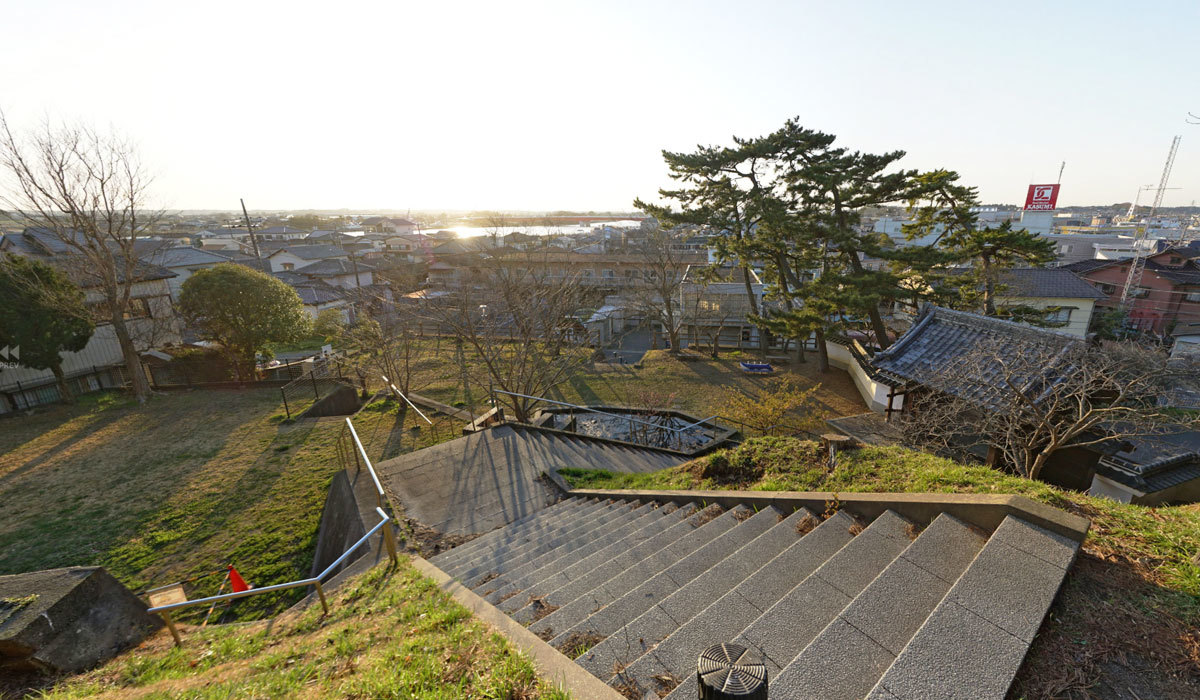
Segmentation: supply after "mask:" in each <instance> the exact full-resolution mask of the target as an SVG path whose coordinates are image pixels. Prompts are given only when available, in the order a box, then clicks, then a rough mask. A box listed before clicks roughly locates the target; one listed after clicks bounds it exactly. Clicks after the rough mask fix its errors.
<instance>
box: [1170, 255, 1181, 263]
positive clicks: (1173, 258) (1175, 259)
mask: <svg viewBox="0 0 1200 700" xmlns="http://www.w3.org/2000/svg"><path fill="white" fill-rule="evenodd" d="M1167 264H1168V265H1182V264H1183V258H1181V257H1179V256H1178V255H1172V256H1171V257H1170V261H1169V262H1168V263H1167Z"/></svg>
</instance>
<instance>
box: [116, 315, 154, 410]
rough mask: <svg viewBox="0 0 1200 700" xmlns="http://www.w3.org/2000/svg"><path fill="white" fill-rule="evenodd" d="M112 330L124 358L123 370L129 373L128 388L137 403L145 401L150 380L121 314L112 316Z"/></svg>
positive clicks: (148, 393) (148, 391)
mask: <svg viewBox="0 0 1200 700" xmlns="http://www.w3.org/2000/svg"><path fill="white" fill-rule="evenodd" d="M112 324H113V332H115V333H116V334H117V342H118V343H120V345H121V355H122V356H123V357H124V358H125V372H126V373H127V374H128V375H129V385H130V389H132V390H133V397H134V398H135V399H137V402H138V403H145V402H146V399H147V398H148V397H149V396H150V382H149V381H148V380H147V379H146V373H145V372H144V371H143V370H142V358H141V356H140V355H138V351H137V348H136V347H134V345H133V338H131V337H130V336H129V327H128V326H127V325H125V318H124V317H123V316H116V315H114V316H113V319H112Z"/></svg>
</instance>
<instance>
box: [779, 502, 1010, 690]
mask: <svg viewBox="0 0 1200 700" xmlns="http://www.w3.org/2000/svg"><path fill="white" fill-rule="evenodd" d="M985 541H986V540H985V538H984V537H983V536H982V535H980V534H978V533H976V532H975V531H974V530H972V529H971V528H970V527H968V526H967V525H966V524H964V523H963V522H962V521H960V520H957V519H955V518H954V517H952V516H949V515H946V514H944V513H943V514H942V515H939V516H938V517H937V518H936V519H935V520H934V521H933V523H932V524H930V526H929V527H928V528H926V529H925V531H924V532H922V533H921V534H920V536H919V537H917V539H916V541H914V542H913V543H912V544H911V545H910V546H909V547H908V548H907V549H905V550H904V552H903V553H901V554H900V556H899V557H897V558H896V559H895V560H894V561H892V563H891V564H889V565H888V567H887V568H886V569H884V570H883V572H882V573H881V574H879V576H877V577H876V578H875V580H874V581H872V582H871V583H870V585H868V586H867V587H866V588H865V589H863V592H862V593H859V594H858V596H857V597H856V598H855V599H854V600H853V601H851V603H850V604H849V605H848V606H846V609H845V610H842V612H841V613H839V614H838V616H837V617H836V618H835V619H834V621H833V622H831V623H829V625H828V626H826V627H825V629H823V630H822V631H821V633H820V634H818V635H817V637H816V639H813V641H812V642H811V643H809V645H808V646H807V647H805V648H804V650H803V651H802V652H800V655H799V656H797V657H796V659H795V660H794V661H792V662H791V663H790V664H788V665H787V667H786V668H784V669H783V671H782V672H781V673H780V674H779V675H778V677H776V678H775V679H774V680H772V681H771V682H770V689H771V694H772V695H775V696H777V697H786V698H795V699H796V700H861V699H862V698H863V697H865V696H866V695H867V694H868V693H870V692H871V688H872V687H874V685H875V683H876V681H878V680H879V678H880V676H882V675H883V673H884V672H885V671H886V670H887V669H888V667H889V666H891V664H892V661H894V660H895V658H896V656H897V655H898V654H899V653H900V652H901V651H902V650H903V649H904V646H905V645H906V644H908V641H909V640H910V639H911V638H912V636H913V635H914V634H915V633H916V632H917V630H918V629H919V628H920V626H921V624H922V623H923V622H925V619H926V618H927V617H928V616H929V613H930V612H932V611H933V609H934V608H935V607H936V606H937V604H938V603H940V602H941V600H942V598H943V597H945V595H946V592H947V591H948V590H950V587H951V586H952V585H954V582H955V581H957V580H958V577H959V576H961V575H962V573H963V571H964V570H965V569H966V568H967V566H968V565H969V564H970V563H971V560H972V559H974V558H975V555H976V554H977V553H978V552H979V550H980V548H981V547H983V545H984V542H985Z"/></svg>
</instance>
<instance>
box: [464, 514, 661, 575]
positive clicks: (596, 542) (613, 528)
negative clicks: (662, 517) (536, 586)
mask: <svg viewBox="0 0 1200 700" xmlns="http://www.w3.org/2000/svg"><path fill="white" fill-rule="evenodd" d="M635 505H637V504H635ZM655 505H657V504H652V503H646V504H642V505H637V507H636V508H630V509H629V510H627V511H625V512H622V513H616V514H612V515H611V516H609V517H604V518H602V519H600V520H592V521H590V524H587V523H585V524H584V525H583V526H582V529H579V528H577V529H575V530H573V531H572V532H571V534H570V535H568V536H566V537H565V538H564V539H563V540H562V542H560V543H559V544H558V546H556V547H553V548H551V549H549V550H547V551H543V552H541V553H540V554H536V555H534V556H532V557H525V558H524V561H522V562H516V565H515V566H512V567H510V568H508V569H507V570H506V571H500V570H496V573H497V574H498V575H497V576H496V577H495V578H493V579H492V580H491V581H489V582H488V583H489V585H490V587H492V588H493V589H495V588H498V587H500V586H501V585H503V584H504V583H506V582H507V580H508V578H509V577H515V576H520V575H522V574H528V573H530V572H533V571H537V570H540V569H541V568H542V567H543V566H545V565H546V564H548V563H549V562H552V561H559V560H562V559H564V558H566V559H570V558H571V557H578V556H582V553H583V552H588V553H591V552H592V551H595V550H596V549H597V548H599V547H601V546H604V545H605V544H607V543H608V542H610V541H611V540H610V539H609V538H611V537H613V536H615V534H616V533H620V532H624V531H625V528H626V527H628V526H629V525H630V524H632V523H635V522H638V521H639V520H640V519H641V518H642V516H644V515H648V514H650V513H652V512H653V510H654V507H655ZM467 587H468V588H475V587H476V586H475V585H474V584H473V583H472V582H467ZM480 595H484V594H482V593H481V594H480Z"/></svg>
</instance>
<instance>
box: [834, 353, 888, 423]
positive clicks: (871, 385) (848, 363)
mask: <svg viewBox="0 0 1200 700" xmlns="http://www.w3.org/2000/svg"><path fill="white" fill-rule="evenodd" d="M826 345H827V346H828V347H829V364H830V365H832V366H834V367H837V368H838V369H844V370H846V371H847V372H848V373H849V374H850V378H851V379H853V380H854V386H856V387H858V393H860V394H862V398H863V401H865V402H866V404H867V405H868V406H870V407H871V410H872V411H875V412H876V413H883V412H884V411H886V410H887V402H888V393H889V392H890V391H891V387H889V386H888V385H886V384H880V383H879V382H877V381H875V380H874V379H872V378H871V376H870V375H869V374H867V372H866V370H864V369H863V368H862V367H861V366H860V365H859V364H858V361H857V360H855V359H854V356H853V355H851V354H850V349H849V348H847V347H846V346H845V345H839V344H838V343H826ZM903 407H904V397H903V396H897V397H894V398H893V399H892V408H893V409H895V410H899V409H901V408H903Z"/></svg>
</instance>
